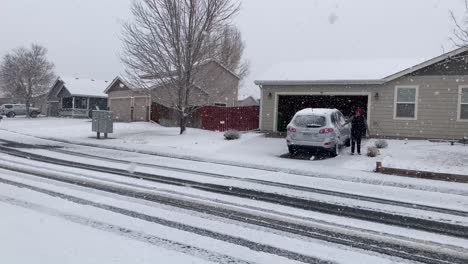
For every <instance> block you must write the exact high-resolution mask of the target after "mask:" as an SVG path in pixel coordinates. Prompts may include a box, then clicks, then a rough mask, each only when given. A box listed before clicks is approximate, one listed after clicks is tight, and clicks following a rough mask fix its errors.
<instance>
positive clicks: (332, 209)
mask: <svg viewBox="0 0 468 264" xmlns="http://www.w3.org/2000/svg"><path fill="white" fill-rule="evenodd" d="M0 152H3V153H5V154H9V155H12V156H16V157H21V158H26V159H31V160H35V161H41V162H45V163H49V164H55V165H60V166H68V167H74V168H79V169H84V170H90V171H95V172H103V173H109V174H115V175H119V176H125V177H130V178H137V179H145V180H149V181H153V182H159V183H164V184H169V185H174V186H183V187H190V188H194V189H197V190H201V191H207V192H211V193H217V194H224V195H230V196H234V197H240V198H248V199H255V200H258V201H263V202H270V203H273V204H279V205H284V206H290V207H294V208H298V209H303V210H309V211H314V212H320V213H325V214H331V215H337V216H344V217H351V218H354V219H359V220H364V221H371V222H376V223H381V224H388V225H393V226H399V227H406V228H413V229H418V230H422V231H428V232H434V233H439V234H445V235H449V236H456V237H460V238H468V226H464V225H457V224H450V223H444V222H439V221H434V220H429V219H424V218H419V217H414V216H407V215H399V214H393V213H391V212H390V213H389V212H383V211H375V210H371V209H367V208H359V207H351V206H347V205H340V204H334V203H328V202H323V201H317V200H308V199H303V198H296V197H290V196H286V195H282V194H277V193H271V192H263V191H257V190H251V189H244V188H239V187H229V186H223V185H217V184H210V183H200V182H197V181H192V180H184V179H179V178H173V177H168V176H161V175H155V174H148V173H140V172H134V173H129V172H128V171H125V170H122V169H115V168H108V167H103V166H97V165H91V164H85V163H79V162H74V161H67V160H62V159H57V158H51V157H47V156H43V155H39V154H33V153H28V152H24V151H20V150H17V149H11V148H7V147H4V146H0ZM6 169H10V170H12V168H6Z"/></svg>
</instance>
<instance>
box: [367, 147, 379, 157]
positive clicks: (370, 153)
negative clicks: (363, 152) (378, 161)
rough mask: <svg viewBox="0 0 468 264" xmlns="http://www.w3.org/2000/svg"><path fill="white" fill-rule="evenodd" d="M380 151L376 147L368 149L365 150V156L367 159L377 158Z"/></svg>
mask: <svg viewBox="0 0 468 264" xmlns="http://www.w3.org/2000/svg"><path fill="white" fill-rule="evenodd" d="M379 153H380V151H379V149H378V148H376V147H368V148H367V156H369V157H377V155H379Z"/></svg>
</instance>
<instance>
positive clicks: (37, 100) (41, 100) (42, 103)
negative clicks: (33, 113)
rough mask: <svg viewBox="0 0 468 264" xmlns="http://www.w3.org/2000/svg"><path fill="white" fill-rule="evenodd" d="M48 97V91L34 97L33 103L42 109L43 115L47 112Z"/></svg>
mask: <svg viewBox="0 0 468 264" xmlns="http://www.w3.org/2000/svg"><path fill="white" fill-rule="evenodd" d="M47 97H48V93H45V94H43V95H39V96H36V97H34V98H32V102H31V105H32V106H33V107H36V108H39V111H41V115H45V114H47Z"/></svg>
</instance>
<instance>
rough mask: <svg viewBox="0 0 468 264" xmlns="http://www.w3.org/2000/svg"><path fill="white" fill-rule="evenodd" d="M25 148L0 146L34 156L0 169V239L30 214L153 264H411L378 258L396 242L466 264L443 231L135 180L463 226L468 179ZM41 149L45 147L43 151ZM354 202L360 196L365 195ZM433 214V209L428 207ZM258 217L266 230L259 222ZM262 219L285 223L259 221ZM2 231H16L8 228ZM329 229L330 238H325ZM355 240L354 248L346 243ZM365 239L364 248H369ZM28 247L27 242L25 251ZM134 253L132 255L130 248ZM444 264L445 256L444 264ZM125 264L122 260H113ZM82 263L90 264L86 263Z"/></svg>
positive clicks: (456, 242) (42, 251)
mask: <svg viewBox="0 0 468 264" xmlns="http://www.w3.org/2000/svg"><path fill="white" fill-rule="evenodd" d="M8 140H11V138H9V139H8ZM27 141H29V142H27ZM22 142H26V143H28V144H32V145H18V144H17V145H16V146H15V144H11V142H10V143H8V142H3V144H1V145H0V146H1V147H3V148H6V149H14V150H20V151H21V153H29V155H31V159H24V158H21V157H14V156H10V155H6V154H1V155H0V158H1V161H0V165H1V167H2V168H3V169H1V170H0V182H1V183H0V193H1V196H0V205H1V208H2V212H3V209H4V208H5V212H9V213H11V214H12V215H13V216H10V217H8V218H6V219H5V220H2V222H0V223H1V226H2V227H3V228H1V234H3V233H5V234H6V235H7V236H13V235H15V236H17V237H21V236H22V235H24V234H23V233H22V232H23V231H24V226H25V225H31V226H38V227H40V226H41V221H38V222H35V221H34V219H38V218H39V219H49V218H50V219H53V220H51V221H54V222H57V223H58V224H57V226H58V228H57V230H54V229H53V226H49V225H47V224H45V225H44V229H45V230H49V232H52V233H53V232H58V233H59V234H60V235H61V234H62V232H60V231H59V230H60V229H61V228H64V227H65V226H66V227H68V226H70V225H71V226H73V227H71V228H74V227H75V226H76V229H77V230H78V229H79V230H82V229H83V227H85V229H86V230H87V231H86V232H89V236H90V237H96V240H97V241H99V235H100V234H103V233H105V234H106V235H105V236H103V238H104V239H106V238H105V237H106V236H109V235H111V236H117V237H118V239H116V240H118V241H120V242H118V243H123V244H125V241H127V240H128V241H131V243H130V242H129V244H132V245H134V244H135V243H143V244H145V247H156V248H157V249H158V250H156V251H155V252H157V253H155V252H152V253H151V254H147V255H145V256H144V257H142V255H141V254H144V253H141V251H138V250H135V251H133V250H129V251H128V252H127V253H128V254H130V255H132V254H135V256H136V257H138V256H139V257H140V258H138V259H137V260H136V261H133V262H132V263H149V262H150V261H148V260H154V259H161V258H164V259H165V260H166V259H167V262H170V263H187V261H186V260H187V259H190V260H192V258H193V261H192V262H193V263H199V262H201V263H207V262H215V263H228V262H235V263H295V262H306V263H320V262H323V261H325V262H327V261H329V262H337V263H394V262H406V261H408V258H409V257H408V256H409V255H407V258H406V260H403V258H405V255H398V254H397V253H396V251H393V252H392V251H391V250H390V249H389V251H385V247H388V248H391V246H392V245H393V246H395V245H398V246H400V247H402V248H405V247H406V249H407V250H409V249H413V250H414V249H416V252H417V251H419V252H420V253H419V254H414V258H410V259H413V260H415V259H418V257H421V256H424V257H425V258H427V262H432V263H445V262H437V261H440V260H442V259H444V258H445V259H446V261H448V262H449V263H450V262H452V263H453V262H459V263H464V262H465V261H466V260H467V259H468V255H467V254H466V253H465V252H468V240H467V239H466V238H464V237H463V236H458V237H454V236H448V235H443V234H441V233H438V232H427V231H423V230H415V229H408V228H404V227H399V226H398V225H397V226H395V225H387V224H384V223H378V222H373V221H366V220H364V219H358V218H353V217H351V218H350V217H346V216H340V213H338V212H337V213H333V214H329V213H324V212H321V211H314V210H310V209H301V208H296V207H294V206H289V205H287V204H283V205H281V204H277V203H274V202H271V201H264V200H261V201H259V200H252V199H249V198H248V197H235V196H232V195H228V194H226V193H213V192H210V191H209V190H204V189H197V188H193V187H194V186H188V185H187V184H182V185H174V184H167V183H161V182H152V181H147V180H144V179H138V175H139V174H140V173H141V174H142V175H144V174H154V175H158V176H161V177H167V178H176V179H180V180H184V181H191V182H194V183H197V184H215V185H219V186H226V187H228V188H235V189H236V188H237V189H246V190H253V191H256V192H264V193H272V194H275V195H282V196H285V197H292V198H301V199H306V200H309V201H311V202H312V201H315V202H320V203H327V204H330V205H340V206H346V207H350V208H358V209H366V210H371V211H375V212H380V213H387V214H389V216H390V215H396V216H404V217H409V218H416V219H422V220H427V221H430V222H433V223H441V224H451V225H456V226H460V227H463V226H468V203H467V199H466V197H467V196H468V187H467V186H466V184H457V183H448V182H447V183H445V182H433V181H427V180H419V181H415V180H414V179H405V178H398V177H395V178H390V181H389V182H390V183H386V184H378V181H377V180H376V179H372V180H371V181H364V182H359V181H356V179H352V180H346V179H345V178H344V177H343V179H341V180H338V179H336V178H333V177H332V178H327V177H306V176H305V175H297V174H289V175H288V174H286V173H284V172H272V171H264V170H259V169H252V168H242V167H239V166H234V167H231V166H227V165H220V164H210V163H200V162H198V163H197V162H195V161H186V160H185V161H184V160H179V159H170V158H167V157H166V158H157V157H154V156H151V157H148V156H147V155H146V156H145V155H143V154H137V153H133V154H129V153H127V152H121V151H117V150H109V149H107V150H102V149H98V148H90V147H85V146H76V145H75V146H72V145H67V144H61V145H60V146H57V145H56V144H55V145H56V146H55V147H53V146H52V145H54V144H50V142H44V141H38V142H35V141H34V140H33V139H25V140H22ZM44 143H48V144H44ZM38 144H44V146H39V145H38ZM56 147H60V149H56ZM83 154H85V155H83ZM89 154H91V156H90V155H89ZM34 155H39V156H43V157H48V158H53V159H62V160H65V161H73V162H75V163H79V164H89V165H88V166H89V168H88V169H87V168H86V167H84V168H72V167H71V166H64V165H59V164H51V163H49V162H44V161H39V160H34V158H33V157H35V156H34ZM116 159H117V160H116ZM97 166H101V167H104V168H112V169H114V170H120V171H126V172H127V173H129V174H135V175H136V176H135V177H131V178H129V177H126V176H125V175H122V174H118V173H117V174H115V173H109V172H106V171H100V172H97V171H95V170H93V168H95V167H97ZM12 170H16V172H12ZM194 170H196V171H194ZM18 171H22V173H19V172H18ZM40 175H42V176H44V175H47V177H40ZM54 177H55V178H54ZM47 178H48V179H47ZM406 181H409V182H406ZM70 183H73V184H70ZM291 183H294V184H293V185H292V184H291ZM95 184H96V185H95ZM98 185H102V186H107V187H110V188H114V190H117V189H119V190H124V193H122V192H121V193H118V192H112V191H109V190H104V189H102V188H101V189H99V188H95V187H96V186H98ZM93 186H94V187H93ZM296 187H300V188H296ZM327 192H328V193H327ZM334 194H337V195H334ZM338 194H342V195H341V196H340V195H338ZM346 195H348V196H349V197H348V196H346ZM150 197H153V198H154V197H159V198H158V199H166V200H167V199H172V200H175V201H178V203H179V204H177V205H176V204H169V203H165V202H161V201H162V200H159V202H158V201H156V200H155V199H153V200H151V199H149V198H150ZM161 197H162V198H161ZM360 197H361V198H366V199H367V200H366V199H360ZM372 199H374V200H372ZM379 199H380V200H379ZM166 200H165V201H166ZM379 201H382V202H379ZM383 201H388V202H387V203H385V202H383ZM401 202H404V203H405V204H406V206H402V205H399V203H401ZM391 203H394V204H391ZM182 204H184V206H182ZM411 204H414V208H411ZM191 206H193V207H194V208H191ZM197 206H198V207H197ZM195 207H197V210H195ZM431 208H432V209H437V208H438V209H440V210H439V211H434V210H432V209H431ZM26 211H32V212H29V214H31V215H35V217H36V218H34V219H33V218H31V219H28V221H26V220H21V221H18V225H16V224H15V221H13V220H12V217H13V219H14V215H18V216H20V215H24V214H26V213H27V212H26ZM221 211H223V212H229V214H230V215H234V214H237V215H238V216H240V215H246V216H255V217H252V219H250V222H249V221H245V220H244V221H243V220H242V219H241V218H242V217H237V218H235V217H226V216H227V215H229V214H225V215H224V216H223V215H221V213H220V212H221ZM256 217H259V218H256ZM260 220H261V221H263V222H264V223H263V224H261V221H260ZM31 221H32V223H31ZM268 221H272V222H271V223H273V222H275V221H276V222H275V223H277V222H281V223H283V224H282V225H280V224H278V225H277V226H274V225H273V224H271V223H269V225H270V226H268V225H265V222H266V223H268ZM284 223H288V225H291V226H295V225H297V226H300V227H302V228H305V229H304V230H303V234H301V232H298V230H299V229H296V230H290V232H288V230H287V229H286V228H285V226H286V224H284ZM5 226H10V227H11V228H4V227H5ZM3 229H7V230H3ZM16 229H17V230H16ZM310 230H315V232H316V233H315V234H314V235H312V233H311V231H310ZM292 231H295V232H292ZM15 232H17V233H18V234H15ZM326 232H328V234H329V237H327V236H325V235H324V234H325V233H326ZM33 233H34V234H38V233H40V232H33ZM65 233H66V232H65ZM319 235H320V236H319ZM339 236H342V238H343V237H344V239H343V240H341V241H340V240H339V239H337V240H333V239H331V237H334V238H337V237H339ZM346 236H347V237H346ZM351 238H352V239H351ZM43 239H46V241H47V238H44V237H43V236H41V235H40V234H39V235H37V236H34V238H32V239H31V240H33V241H36V243H37V241H42V240H43ZM57 239H58V240H60V239H65V237H60V236H59V237H58V238H57ZM346 239H347V240H348V241H349V240H353V239H354V241H352V243H351V244H349V243H348V244H346V243H344V240H346ZM19 241H21V239H19ZM56 242H57V241H50V244H52V245H53V244H54V243H56ZM18 243H19V242H18V241H17V245H11V244H9V245H6V246H5V248H8V246H9V247H15V246H18V247H20V245H19V244H18ZM30 243H33V242H32V241H31V242H30ZM353 243H355V244H356V246H354V247H352V244H353ZM366 243H367V244H368V246H369V247H368V248H367V249H366V247H365V244H366ZM379 243H380V244H381V245H385V246H382V247H381V248H384V249H382V251H379V250H378V249H377V248H378V246H377V245H378V244H379ZM103 244H105V243H103ZM64 245H66V243H64ZM372 245H374V248H372ZM25 246H30V247H33V245H32V244H31V245H25ZM86 246H88V245H86ZM86 246H85V247H83V250H84V251H86V250H87V249H86ZM129 247H130V248H131V249H133V247H132V246H129ZM46 248H47V247H46V246H44V247H38V248H37V250H36V251H34V250H32V252H34V254H36V255H38V256H44V257H49V258H50V259H54V256H53V254H52V255H51V254H50V252H47V250H46ZM59 248H60V246H59ZM141 248H143V247H141ZM141 248H140V249H141ZM140 249H139V250H140ZM78 251H80V250H78V249H77V250H76V251H74V252H78ZM404 251H405V250H402V252H404ZM12 252H15V251H14V250H13V251H12ZM86 252H87V251H86ZM106 252H107V253H106ZM109 252H112V250H111V249H107V251H106V250H103V251H102V252H99V253H102V254H96V259H100V258H101V259H105V258H106V256H108V253H109ZM168 252H169V253H168ZM413 252H414V251H413ZM70 254H72V253H70ZM90 254H91V253H90ZM93 254H94V253H93ZM434 254H435V255H434ZM14 255H15V254H14V253H11V255H10V259H11V260H12V261H10V262H9V263H24V262H23V261H19V262H15V257H14ZM146 256H148V258H146ZM155 256H156V257H155ZM396 256H400V258H398V257H396ZM428 256H432V257H428ZM61 257H63V256H61V255H60V254H59V255H57V258H56V260H58V259H60V258H61ZM166 257H167V258H166ZM447 258H450V259H449V260H447ZM91 259H92V258H91ZM127 259H128V258H127ZM127 259H126V258H119V257H117V258H116V259H115V261H114V262H112V261H110V263H128V261H126V260H127ZM436 259H437V261H435V260H436ZM46 260H47V258H46ZM120 260H122V262H119V261H120ZM418 260H421V259H420V258H419V259H418ZM138 261H140V262H138ZM46 262H48V263H54V262H51V261H46ZM102 262H106V263H109V261H108V260H107V261H101V262H100V263H102ZM165 262H166V261H165ZM325 262H324V263H325ZM57 263H58V262H57ZM72 263H73V262H72ZM80 263H83V262H80ZM84 263H93V262H86V261H85V262H84ZM96 263H98V262H96Z"/></svg>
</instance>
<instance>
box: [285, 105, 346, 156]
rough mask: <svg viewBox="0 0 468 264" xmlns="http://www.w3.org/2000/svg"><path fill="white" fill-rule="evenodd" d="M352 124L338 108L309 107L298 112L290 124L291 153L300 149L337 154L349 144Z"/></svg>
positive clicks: (288, 139) (288, 137)
mask: <svg viewBox="0 0 468 264" xmlns="http://www.w3.org/2000/svg"><path fill="white" fill-rule="evenodd" d="M350 140H351V125H350V124H347V123H346V120H345V118H344V116H343V114H342V113H341V112H340V111H338V110H337V109H323V108H307V109H303V110H301V111H299V112H297V113H296V114H295V115H294V117H293V118H292V120H291V122H290V123H289V125H288V132H287V137H286V142H287V144H288V149H289V153H291V154H294V153H296V152H298V151H300V150H326V151H328V152H330V153H331V154H332V155H333V156H337V155H338V154H339V152H340V148H341V146H343V145H346V146H349V144H350Z"/></svg>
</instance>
